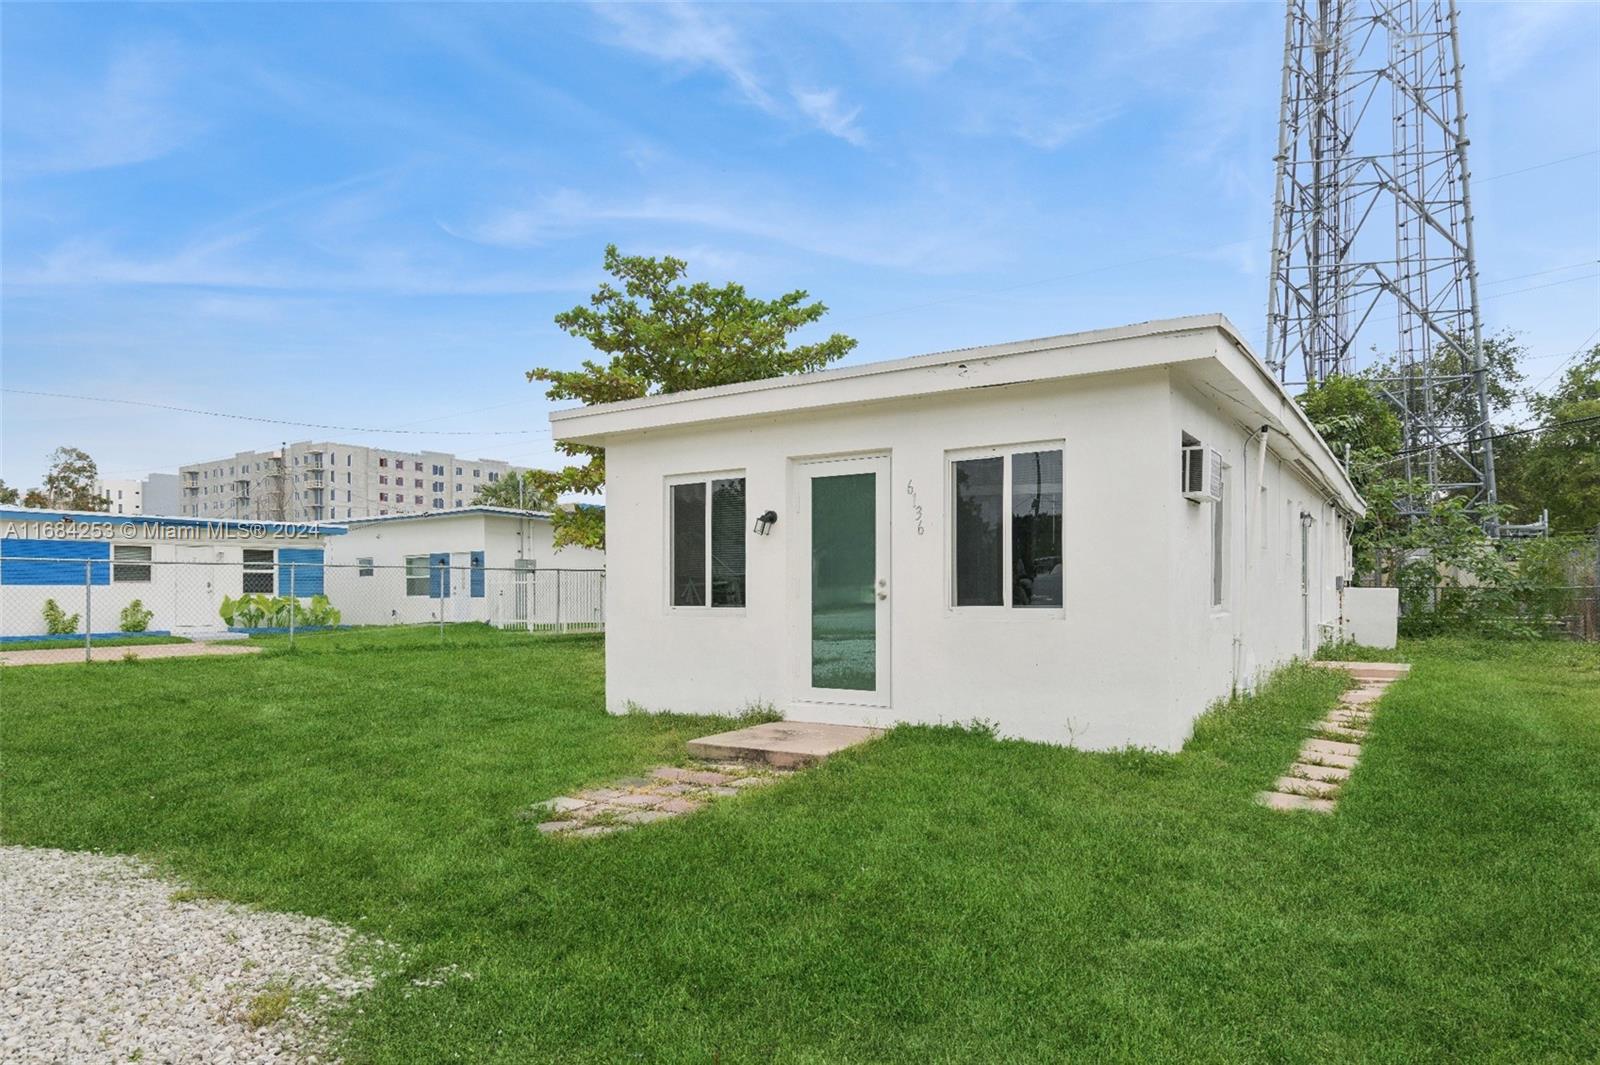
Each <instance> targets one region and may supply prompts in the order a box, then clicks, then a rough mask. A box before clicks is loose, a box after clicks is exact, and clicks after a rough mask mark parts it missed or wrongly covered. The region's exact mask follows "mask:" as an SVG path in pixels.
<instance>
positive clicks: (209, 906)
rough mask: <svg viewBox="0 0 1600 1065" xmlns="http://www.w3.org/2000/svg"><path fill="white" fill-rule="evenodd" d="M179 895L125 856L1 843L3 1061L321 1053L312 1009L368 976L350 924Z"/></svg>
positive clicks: (252, 1058)
mask: <svg viewBox="0 0 1600 1065" xmlns="http://www.w3.org/2000/svg"><path fill="white" fill-rule="evenodd" d="M175 894H176V897H177V898H179V899H182V898H185V894H184V893H183V885H181V884H176V883H173V882H170V881H165V880H161V879H158V878H156V877H154V876H153V875H151V873H150V872H149V871H148V869H146V867H145V866H144V865H142V864H141V863H140V862H138V861H136V860H135V859H132V858H122V857H114V856H109V855H101V854H83V853H72V852H67V851H57V850H39V849H34V848H30V847H0V1060H4V1061H7V1062H90V1061H93V1062H100V1061H106V1062H110V1061H130V1060H131V1061H141V1062H205V1063H226V1062H290V1061H307V1062H314V1061H318V1060H326V1058H325V1057H322V1058H319V1056H318V1054H317V1053H316V1051H315V1049H314V1048H315V1047H316V1045H317V1043H318V1039H317V1029H316V1023H315V1018H316V1015H317V1014H318V1013H320V1012H321V1011H322V1010H324V1009H326V1008H328V1007H331V1006H333V1005H336V1004H337V1003H338V1001H339V1000H342V999H346V998H349V997H350V996H352V995H354V994H356V993H357V992H359V991H361V990H363V989H364V988H366V987H367V986H369V985H370V984H371V976H370V974H366V973H360V972H355V971H352V970H351V969H350V968H349V967H348V966H347V964H346V961H345V958H344V952H345V948H346V947H347V946H348V945H349V944H350V943H351V940H352V933H351V931H350V930H349V929H346V928H342V927H340V926H338V925H335V924H331V923H329V922H327V921H323V920H318V919H316V918H311V917H302V916H298V915H295V914H285V913H265V912H260V911H255V910H249V909H246V908H244V907H242V906H237V905H233V904H231V903H226V902H218V901H212V900H196V901H175V898H174V896H175ZM285 989H287V991H288V992H289V994H288V995H285V994H284V993H283V992H284V990H285ZM285 1005H287V1009H285V1008H284V1006H285Z"/></svg>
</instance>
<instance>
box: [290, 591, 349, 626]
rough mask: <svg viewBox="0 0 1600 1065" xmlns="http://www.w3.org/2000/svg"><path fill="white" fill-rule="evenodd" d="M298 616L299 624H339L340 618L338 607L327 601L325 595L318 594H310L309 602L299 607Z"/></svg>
mask: <svg viewBox="0 0 1600 1065" xmlns="http://www.w3.org/2000/svg"><path fill="white" fill-rule="evenodd" d="M298 616H299V619H300V621H299V623H300V624H301V625H325V626H330V627H331V626H334V625H337V624H339V618H340V614H339V610H338V608H337V607H335V606H334V605H333V604H332V603H331V602H329V601H328V597H327V596H325V595H320V594H319V595H314V596H312V597H311V602H310V603H309V604H307V605H306V606H303V607H301V608H300V612H299V615H298Z"/></svg>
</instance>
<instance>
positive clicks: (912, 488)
mask: <svg viewBox="0 0 1600 1065" xmlns="http://www.w3.org/2000/svg"><path fill="white" fill-rule="evenodd" d="M906 495H908V496H910V497H911V521H912V523H913V524H914V525H916V527H917V535H918V536H921V535H922V534H923V533H924V532H926V531H927V530H926V529H924V528H923V527H922V504H921V503H918V502H917V486H916V484H915V482H912V481H907V482H906Z"/></svg>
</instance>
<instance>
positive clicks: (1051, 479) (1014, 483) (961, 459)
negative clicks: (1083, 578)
mask: <svg viewBox="0 0 1600 1065" xmlns="http://www.w3.org/2000/svg"><path fill="white" fill-rule="evenodd" d="M950 469H951V478H950V483H951V569H952V575H951V576H952V580H951V588H952V595H951V598H952V605H954V606H957V607H969V606H998V607H1018V608H1040V607H1049V608H1060V607H1061V606H1062V605H1063V604H1064V602H1065V600H1064V598H1063V582H1062V575H1063V559H1062V518H1063V515H1062V508H1063V496H1062V449H1061V448H1060V447H1040V446H1038V445H1023V446H1019V447H1005V448H984V449H981V450H979V451H976V452H967V453H964V454H962V455H957V456H954V457H953V458H952V460H951V463H950Z"/></svg>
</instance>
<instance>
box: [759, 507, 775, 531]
mask: <svg viewBox="0 0 1600 1065" xmlns="http://www.w3.org/2000/svg"><path fill="white" fill-rule="evenodd" d="M776 524H778V512H777V511H776V510H769V511H767V512H766V513H764V514H762V515H761V517H759V518H757V519H756V535H757V536H765V535H767V534H768V533H769V532H771V531H772V527H773V526H774V525H776Z"/></svg>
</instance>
